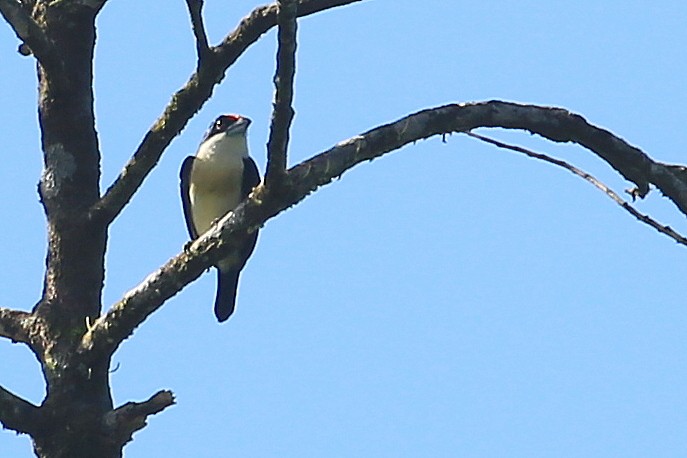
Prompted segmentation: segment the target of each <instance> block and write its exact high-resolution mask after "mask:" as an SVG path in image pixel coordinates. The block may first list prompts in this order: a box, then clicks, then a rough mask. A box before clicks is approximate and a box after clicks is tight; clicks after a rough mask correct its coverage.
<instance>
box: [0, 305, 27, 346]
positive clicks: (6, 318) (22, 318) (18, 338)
mask: <svg viewBox="0 0 687 458" xmlns="http://www.w3.org/2000/svg"><path fill="white" fill-rule="evenodd" d="M32 317H33V315H31V314H30V313H27V312H22V311H19V310H11V309H7V308H3V307H0V337H5V338H7V339H10V340H11V341H12V342H13V343H17V342H22V343H27V344H28V343H29V335H28V326H27V325H26V320H27V319H30V318H32Z"/></svg>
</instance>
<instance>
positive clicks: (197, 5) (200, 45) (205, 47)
mask: <svg viewBox="0 0 687 458" xmlns="http://www.w3.org/2000/svg"><path fill="white" fill-rule="evenodd" d="M186 5H187V6H188V12H189V15H190V16H191V27H192V28H193V35H194V36H195V37H196V53H197V55H198V64H197V68H198V69H200V68H201V62H203V61H204V60H205V59H206V58H207V57H208V56H209V55H210V45H209V44H208V36H207V33H206V32H205V25H204V24H203V0H186Z"/></svg>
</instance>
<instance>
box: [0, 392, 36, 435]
mask: <svg viewBox="0 0 687 458" xmlns="http://www.w3.org/2000/svg"><path fill="white" fill-rule="evenodd" d="M0 423H2V425H3V426H4V427H5V428H7V429H11V430H13V431H16V432H18V433H22V434H31V433H32V432H34V431H36V430H37V429H39V428H40V416H39V407H38V406H35V405H33V404H31V403H30V402H28V401H26V400H24V399H22V398H20V397H19V396H17V395H16V394H14V393H11V392H9V391H7V390H6V389H5V388H3V387H1V386H0Z"/></svg>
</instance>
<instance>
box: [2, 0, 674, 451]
mask: <svg viewBox="0 0 687 458" xmlns="http://www.w3.org/2000/svg"><path fill="white" fill-rule="evenodd" d="M157 5H159V6H151V4H150V3H146V2H136V1H133V0H117V1H115V0H110V2H109V3H108V5H107V6H106V8H105V9H104V10H103V12H102V14H101V16H100V20H99V23H98V26H99V27H98V37H99V42H98V47H97V53H96V54H97V55H96V62H95V75H96V78H95V84H96V91H97V92H96V110H97V127H98V132H99V134H100V140H101V147H102V151H103V155H104V158H103V180H102V183H103V185H102V186H103V187H107V186H108V185H109V183H111V181H112V180H113V178H114V177H115V176H116V175H117V173H118V172H119V170H120V168H121V166H122V165H123V164H124V163H125V162H126V161H127V159H128V157H129V156H130V154H131V153H132V151H133V150H134V149H135V148H136V146H137V144H138V143H139V141H140V140H141V138H142V136H143V134H144V133H145V131H146V130H147V129H148V127H149V126H150V125H151V124H152V123H153V122H154V120H155V119H156V118H157V116H158V115H159V114H160V113H161V111H162V109H163V107H164V105H165V104H166V103H167V102H168V100H169V98H170V95H171V94H172V93H173V92H174V91H175V90H177V89H178V88H179V87H181V86H182V85H183V84H184V83H185V81H186V80H187V78H188V75H189V74H190V72H191V71H192V70H193V68H194V65H195V56H194V53H195V48H194V43H193V37H192V34H191V31H190V29H189V26H188V18H187V13H186V7H185V4H184V2H182V1H179V2H169V3H165V5H164V7H163V6H162V3H161V2H160V3H158V4H157ZM256 5H257V3H255V2H251V1H239V0H232V1H220V0H217V1H212V0H209V1H207V5H206V21H207V26H208V29H209V34H210V37H211V40H212V42H215V43H216V42H218V41H219V40H220V39H221V38H222V37H223V36H224V35H225V34H226V33H227V32H228V31H230V30H232V29H233V28H234V27H235V25H236V24H237V23H238V21H239V19H240V18H241V17H243V16H244V15H246V14H247V13H248V12H249V11H250V10H251V9H252V8H253V7H254V6H256ZM686 20H687V4H685V3H684V2H678V1H666V2H653V3H649V2H619V1H606V2H592V1H580V2H569V3H568V4H564V3H563V2H546V1H524V2H517V3H516V2H445V1H439V0H426V1H424V2H415V1H412V2H411V1H403V0H399V1H395V2H391V1H366V2H362V3H359V4H356V5H353V6H349V7H344V8H339V9H335V10H331V11H329V12H325V13H321V14H318V15H315V16H312V17H309V18H306V19H304V20H302V21H301V22H300V23H299V24H300V25H299V45H298V52H299V54H298V70H297V75H296V78H297V86H296V98H295V109H296V112H297V114H296V118H295V121H294V126H293V130H292V143H291V152H290V161H291V164H295V163H297V162H299V161H301V160H303V159H306V158H308V157H310V156H312V155H313V154H316V153H318V152H320V151H322V150H324V149H326V148H328V147H330V146H332V145H333V144H335V143H337V142H339V141H341V140H344V139H346V138H349V137H351V136H354V135H356V134H358V133H360V132H363V131H365V130H367V129H369V128H372V127H374V126H377V125H379V124H383V123H386V122H389V121H392V120H395V119H397V118H400V117H402V116H404V115H407V114H409V113H412V112H415V111H417V110H420V109H423V108H427V107H432V106H437V105H441V104H445V103H450V102H464V101H477V100H489V99H503V100H510V101H518V102H526V103H535V104H542V105H555V106H560V107H564V108H567V109H569V110H571V111H574V112H577V113H580V114H583V115H584V116H585V117H586V118H587V119H588V120H589V121H590V122H592V123H595V124H597V125H599V126H602V127H605V128H607V129H609V130H611V131H613V132H615V133H616V134H618V135H620V136H621V137H623V138H625V139H626V140H627V141H629V142H630V143H632V144H633V145H636V146H638V147H640V148H643V149H644V151H645V152H647V153H648V154H649V155H651V156H652V157H654V158H655V159H658V160H661V161H665V162H674V163H685V162H686V161H685V153H684V152H685V146H684V145H685V143H686V141H685V139H684V138H683V137H684V136H685V129H684V118H685V113H684V106H685V105H686V102H687V100H685V99H686V98H687V93H685V91H684V81H685V74H686V73H687V67H686V66H685V62H687V54H686V53H687V51H685V46H684V43H686V42H687V30H686V29H685V27H684V23H685V21H686ZM16 46H17V41H16V38H15V37H14V35H13V34H12V32H11V31H10V29H9V27H0V53H2V54H1V55H0V62H2V65H1V66H0V81H2V84H0V103H1V106H2V107H3V108H2V110H0V113H1V114H0V116H2V124H3V129H2V130H1V131H0V144H2V145H3V152H4V154H3V160H4V166H3V167H2V168H0V193H1V194H2V195H4V196H11V197H8V198H7V199H5V202H4V205H3V207H2V214H3V215H4V216H3V221H4V223H3V224H1V225H0V234H1V237H0V246H1V247H2V250H3V253H4V256H2V258H0V272H2V275H1V276H0V279H1V280H0V284H2V286H3V287H2V288H0V305H2V306H6V307H15V308H19V309H24V310H29V309H30V308H31V307H32V306H33V304H34V303H35V302H36V301H37V300H38V298H39V295H40V292H41V286H42V274H43V266H44V259H45V228H44V219H43V214H42V210H41V207H40V205H39V203H38V199H37V195H36V183H37V181H38V178H39V176H40V171H41V155H40V151H39V140H38V128H37V122H36V107H35V100H36V93H35V88H36V79H35V75H34V65H33V62H32V61H31V60H30V59H27V58H22V57H21V56H19V55H18V54H17V53H16V52H15V49H16ZM274 52H275V33H274V32H272V33H269V34H267V35H265V36H264V37H263V39H262V40H261V41H260V42H258V43H257V44H255V45H254V46H252V47H251V48H250V49H249V50H248V52H247V53H246V54H245V55H244V56H242V57H241V58H240V59H239V61H238V62H237V63H236V65H235V66H234V67H233V68H231V69H230V70H229V72H228V74H227V78H226V79H225V80H224V82H223V84H222V85H221V86H220V87H219V88H217V90H216V91H215V94H214V98H213V99H212V101H210V102H209V103H208V104H206V106H205V107H204V109H203V110H202V111H201V112H200V113H199V114H198V115H197V116H196V117H195V118H194V119H193V120H192V121H191V122H190V124H189V125H188V128H187V129H186V131H185V132H184V133H183V134H182V135H181V136H180V137H178V138H177V139H175V140H174V142H173V143H172V145H171V146H170V148H169V149H168V150H167V152H166V153H165V155H164V156H163V159H162V161H161V162H160V165H159V167H158V168H157V169H155V171H154V172H153V173H152V174H151V176H150V177H149V178H148V179H147V181H146V183H145V185H144V187H143V188H142V189H141V191H140V192H139V193H138V194H137V195H136V197H135V199H134V201H133V202H132V204H131V205H130V206H129V207H128V208H127V209H126V211H125V213H124V214H123V215H122V216H121V217H120V218H119V219H118V220H117V222H116V223H115V224H114V225H113V226H112V228H111V231H110V245H109V250H108V254H107V283H106V287H105V291H104V303H105V304H106V306H109V305H110V304H112V303H113V302H115V301H116V300H117V299H118V298H120V297H121V296H122V294H123V293H125V292H126V291H128V290H129V289H131V288H133V287H134V286H135V285H136V284H137V283H139V282H140V281H141V280H142V279H143V278H145V276H146V275H147V274H148V273H150V272H151V271H153V270H154V269H156V268H157V267H158V266H159V265H161V264H162V263H164V262H165V261H166V260H168V259H169V258H170V257H172V256H173V255H175V254H176V253H178V252H179V251H180V249H181V247H182V246H183V244H184V243H185V242H186V240H187V234H186V230H185V226H184V223H183V216H182V212H181V206H180V201H179V196H178V178H177V177H178V170H179V166H180V164H181V161H182V160H183V158H184V157H186V156H187V155H189V154H193V153H194V152H195V148H196V147H197V144H198V142H199V140H200V137H201V136H202V133H203V131H204V130H205V128H206V127H207V125H208V124H209V123H210V122H211V121H212V120H213V119H214V118H215V116H216V115H217V114H219V113H226V112H237V113H242V114H245V115H247V116H249V117H251V118H252V119H253V121H254V122H253V124H252V126H251V129H250V146H251V151H252V153H253V156H254V157H255V159H256V162H257V163H258V164H259V166H260V169H261V170H262V171H264V164H265V152H264V149H265V143H266V141H267V134H268V127H269V116H270V107H271V100H272V90H273V89H272V82H271V80H272V76H273V68H274ZM482 133H485V134H489V135H491V136H494V137H497V138H499V139H502V140H506V141H511V142H516V143H518V144H520V145H524V146H528V147H530V148H533V149H535V150H537V151H540V152H546V153H549V154H552V155H555V156H557V157H560V158H563V159H566V160H568V161H570V162H572V163H574V164H576V165H577V166H579V167H581V168H583V169H585V170H587V171H589V172H591V173H593V174H594V175H596V176H597V177H598V178H600V179H601V180H603V181H605V182H606V183H607V184H609V185H611V186H612V187H614V188H615V189H616V190H617V191H622V190H623V189H626V188H628V187H629V186H630V185H629V184H628V183H626V182H624V181H623V180H622V179H621V178H620V177H618V176H617V175H616V174H614V173H613V172H612V171H611V170H610V169H609V167H608V166H607V165H606V164H605V163H603V162H602V161H600V160H599V159H597V158H595V157H593V156H591V154H590V153H588V152H587V151H585V150H583V149H581V148H579V147H574V146H569V145H553V144H550V143H547V142H545V141H543V140H541V139H539V138H536V137H532V136H530V135H529V134H526V133H521V132H506V131H500V130H491V131H486V130H485V131H482ZM637 205H638V207H639V208H640V209H641V210H642V211H644V212H648V213H651V214H652V215H654V216H655V217H656V218H658V219H659V220H660V221H662V222H664V223H666V224H670V225H671V226H672V227H673V228H675V229H677V230H679V231H681V232H682V233H686V232H687V225H686V224H685V221H684V216H683V215H680V214H678V212H677V211H676V210H675V209H674V207H673V206H672V205H671V204H670V203H668V202H667V201H666V200H664V199H662V198H661V196H660V195H659V194H658V193H656V192H654V193H651V194H650V195H649V196H648V198H647V199H645V201H643V202H639V203H638V204H637ZM686 260H687V250H685V248H683V247H680V246H678V245H677V244H676V243H674V242H673V241H671V240H670V239H668V238H667V237H665V236H663V235H660V234H658V233H657V232H655V231H654V230H653V229H651V228H649V227H647V226H644V225H642V224H640V223H639V222H637V221H635V220H633V219H632V218H631V217H630V216H629V215H628V214H626V213H625V212H624V211H623V210H622V209H620V208H619V207H617V206H616V205H615V204H614V203H613V202H612V201H610V200H609V199H607V198H606V197H605V196H604V195H603V194H601V193H599V192H598V191H596V190H595V189H594V188H592V187H591V186H590V185H588V184H587V183H585V182H583V181H582V180H580V179H578V178H576V177H574V176H572V175H571V174H569V173H567V172H565V171H563V170H561V169H557V168H553V167H552V166H549V165H547V164H544V163H541V162H537V161H534V160H531V159H527V158H524V157H521V156H517V155H515V154H513V153H509V152H506V151H500V150H497V149H495V148H493V147H490V146H488V145H484V144H481V143H479V142H477V141H475V140H473V139H470V138H467V137H465V136H462V135H453V136H451V137H449V138H448V139H447V142H446V143H442V141H441V139H440V138H433V139H430V140H428V141H425V142H420V143H417V144H415V145H411V146H408V147H406V148H403V149H402V150H400V151H397V152H394V153H393V154H390V155H388V156H386V157H384V158H382V159H378V160H375V161H374V162H371V163H366V164H363V165H360V166H358V167H357V168H355V169H353V170H351V171H349V172H347V173H346V174H344V176H343V178H342V179H341V180H339V181H337V182H334V183H333V184H331V185H329V186H328V187H326V188H324V189H322V190H321V191H319V192H318V193H316V194H314V195H313V196H311V197H309V198H308V199H307V200H305V201H304V202H302V203H301V204H300V205H298V206H297V207H295V208H292V209H290V210H288V211H287V212H285V213H283V214H281V215H279V216H278V217H277V218H275V219H273V220H271V221H269V222H268V223H267V225H266V226H265V228H264V229H263V230H262V232H261V235H260V240H259V242H258V248H257V250H256V252H255V254H254V255H253V257H252V258H251V260H250V261H249V263H248V266H247V268H246V270H245V271H244V273H243V276H242V281H241V286H240V292H239V298H238V309H237V312H236V314H235V315H234V316H233V317H232V318H231V320H230V321H229V322H228V323H226V324H224V325H218V324H217V323H216V322H215V319H214V316H213V314H212V310H211V309H212V302H213V298H214V287H215V286H214V285H215V283H214V282H215V275H214V272H210V273H208V274H206V275H204V276H203V277H201V279H200V280H199V281H197V282H195V283H193V284H191V285H189V286H188V287H187V288H186V289H184V290H183V291H182V292H181V293H180V294H179V295H177V296H176V297H174V298H173V299H172V300H170V301H169V302H168V303H167V304H166V305H165V306H164V307H163V308H162V309H161V310H159V311H158V312H156V313H155V314H154V315H153V316H152V317H151V318H150V319H149V320H148V322H146V323H145V325H144V326H142V327H141V328H140V329H138V330H137V332H136V333H135V335H134V336H133V337H132V338H130V339H129V340H128V341H127V342H126V343H125V344H124V345H123V346H122V347H121V349H120V350H119V352H118V353H117V354H116V355H115V358H114V362H115V364H116V365H118V369H117V370H116V371H115V372H114V373H113V374H112V377H111V380H112V386H113V395H114V398H115V402H116V404H118V405H119V404H122V403H124V402H127V401H131V400H143V399H146V398H147V397H149V396H150V395H151V394H153V393H154V392H155V391H157V390H160V389H171V390H173V391H174V392H175V394H176V396H177V401H178V404H177V405H176V406H174V407H172V408H170V409H168V410H167V411H165V412H163V413H162V414H159V415H157V416H155V417H153V418H151V419H150V421H149V427H147V428H146V429H145V430H143V431H142V432H139V433H137V434H136V435H135V436H134V441H133V443H131V444H130V445H129V446H128V447H127V448H126V456H127V458H136V457H144V456H170V457H182V456H198V457H217V456H247V457H271V456H279V457H292V456H293V457H296V456H298V457H303V456H305V457H321V456H327V457H352V456H375V457H424V456H432V457H455V456H465V457H501V456H509V457H533V456H535V457H540V456H541V457H547V456H560V457H590V456H599V457H601V456H604V457H605V456H619V457H644V456H661V457H680V456H685V455H687V436H686V435H685V428H686V427H687V390H686V389H685V386H686V383H685V382H686V381H687V359H686V358H685V336H686V335H687V314H686V308H685V303H684V299H683V295H684V294H683V291H682V285H683V284H684V278H685V273H687V268H685V261H686ZM0 361H2V368H3V369H1V370H0V384H2V385H3V386H5V387H6V388H8V389H10V390H12V391H14V392H16V393H18V394H21V395H22V396H25V397H26V398H28V399H30V400H32V401H33V402H36V403H38V402H40V400H41V399H42V396H43V392H44V387H43V382H42V378H41V376H40V371H39V368H38V365H37V363H36V362H35V361H34V360H33V357H32V355H31V353H30V352H29V351H28V350H26V349H25V348H23V347H20V346H18V345H12V344H10V343H9V342H7V341H0ZM0 452H1V453H0V454H2V456H12V457H17V458H22V457H29V456H33V455H32V452H31V448H30V444H29V440H28V438H27V437H25V436H22V437H19V438H17V437H16V436H15V435H14V434H13V433H11V432H8V431H1V432H0Z"/></svg>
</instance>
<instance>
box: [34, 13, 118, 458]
mask: <svg viewBox="0 0 687 458" xmlns="http://www.w3.org/2000/svg"><path fill="white" fill-rule="evenodd" d="M69 3H70V2H64V6H58V5H57V6H50V7H47V6H45V5H42V4H39V5H38V6H37V8H36V9H35V10H34V19H35V20H36V22H37V23H38V25H39V26H40V27H41V29H42V30H43V31H44V32H45V34H46V36H47V38H48V40H49V41H50V42H52V43H53V45H54V46H53V48H52V52H53V55H52V56H51V58H50V59H49V60H46V61H45V62H44V61H41V62H39V64H38V80H39V91H40V92H39V107H38V112H39V120H40V127H41V134H42V138H41V144H42V149H43V153H44V171H43V176H42V177H41V181H40V187H39V190H40V196H41V201H42V203H43V206H44V208H45V213H46V216H47V220H48V254H47V259H46V264H47V266H46V267H47V269H46V275H45V283H44V290H43V297H42V299H41V301H40V302H39V304H38V305H37V306H36V309H35V310H34V311H35V313H36V315H37V316H38V317H39V318H42V319H41V320H40V321H41V328H42V331H43V332H41V333H40V334H39V335H37V336H35V337H34V339H33V347H34V351H35V352H36V353H37V356H38V358H39V360H40V362H41V365H42V369H43V374H44V377H45V381H46V385H47V396H46V398H45V400H44V402H43V405H42V406H41V409H40V411H41V425H40V427H39V428H36V429H35V430H34V431H33V434H32V436H33V439H34V444H35V451H36V453H37V454H38V455H39V456H41V457H51V458H57V457H90V456H94V457H95V456H97V457H110V456H113V457H114V456H121V448H122V445H123V444H121V443H116V442H117V441H115V443H113V442H112V441H111V439H110V438H108V435H107V433H106V427H105V425H104V420H103V419H104V415H105V414H106V413H107V412H109V411H110V410H111V409H112V399H111V396H110V387H109V379H108V367H109V360H106V361H101V362H99V363H98V364H97V365H93V364H92V363H88V362H86V361H84V360H81V359H80V355H79V354H78V353H77V351H76V349H77V347H78V345H79V344H80V342H81V337H82V336H83V334H84V333H85V332H86V328H87V323H89V322H93V321H95V319H96V318H97V317H98V315H99V314H100V306H101V305H100V298H101V291H102V287H103V281H104V265H103V260H104V255H105V247H106V241H107V227H106V225H105V224H103V223H102V222H100V221H94V220H91V219H89V217H88V215H89V209H90V207H91V206H92V205H93V204H94V203H95V202H96V201H97V199H98V198H99V179H100V169H99V167H100V153H99V150H98V139H97V134H96V131H95V125H94V119H95V117H94V111H93V69H92V62H93V51H94V46H95V16H96V14H95V11H93V9H91V8H87V7H79V6H74V5H69Z"/></svg>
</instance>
